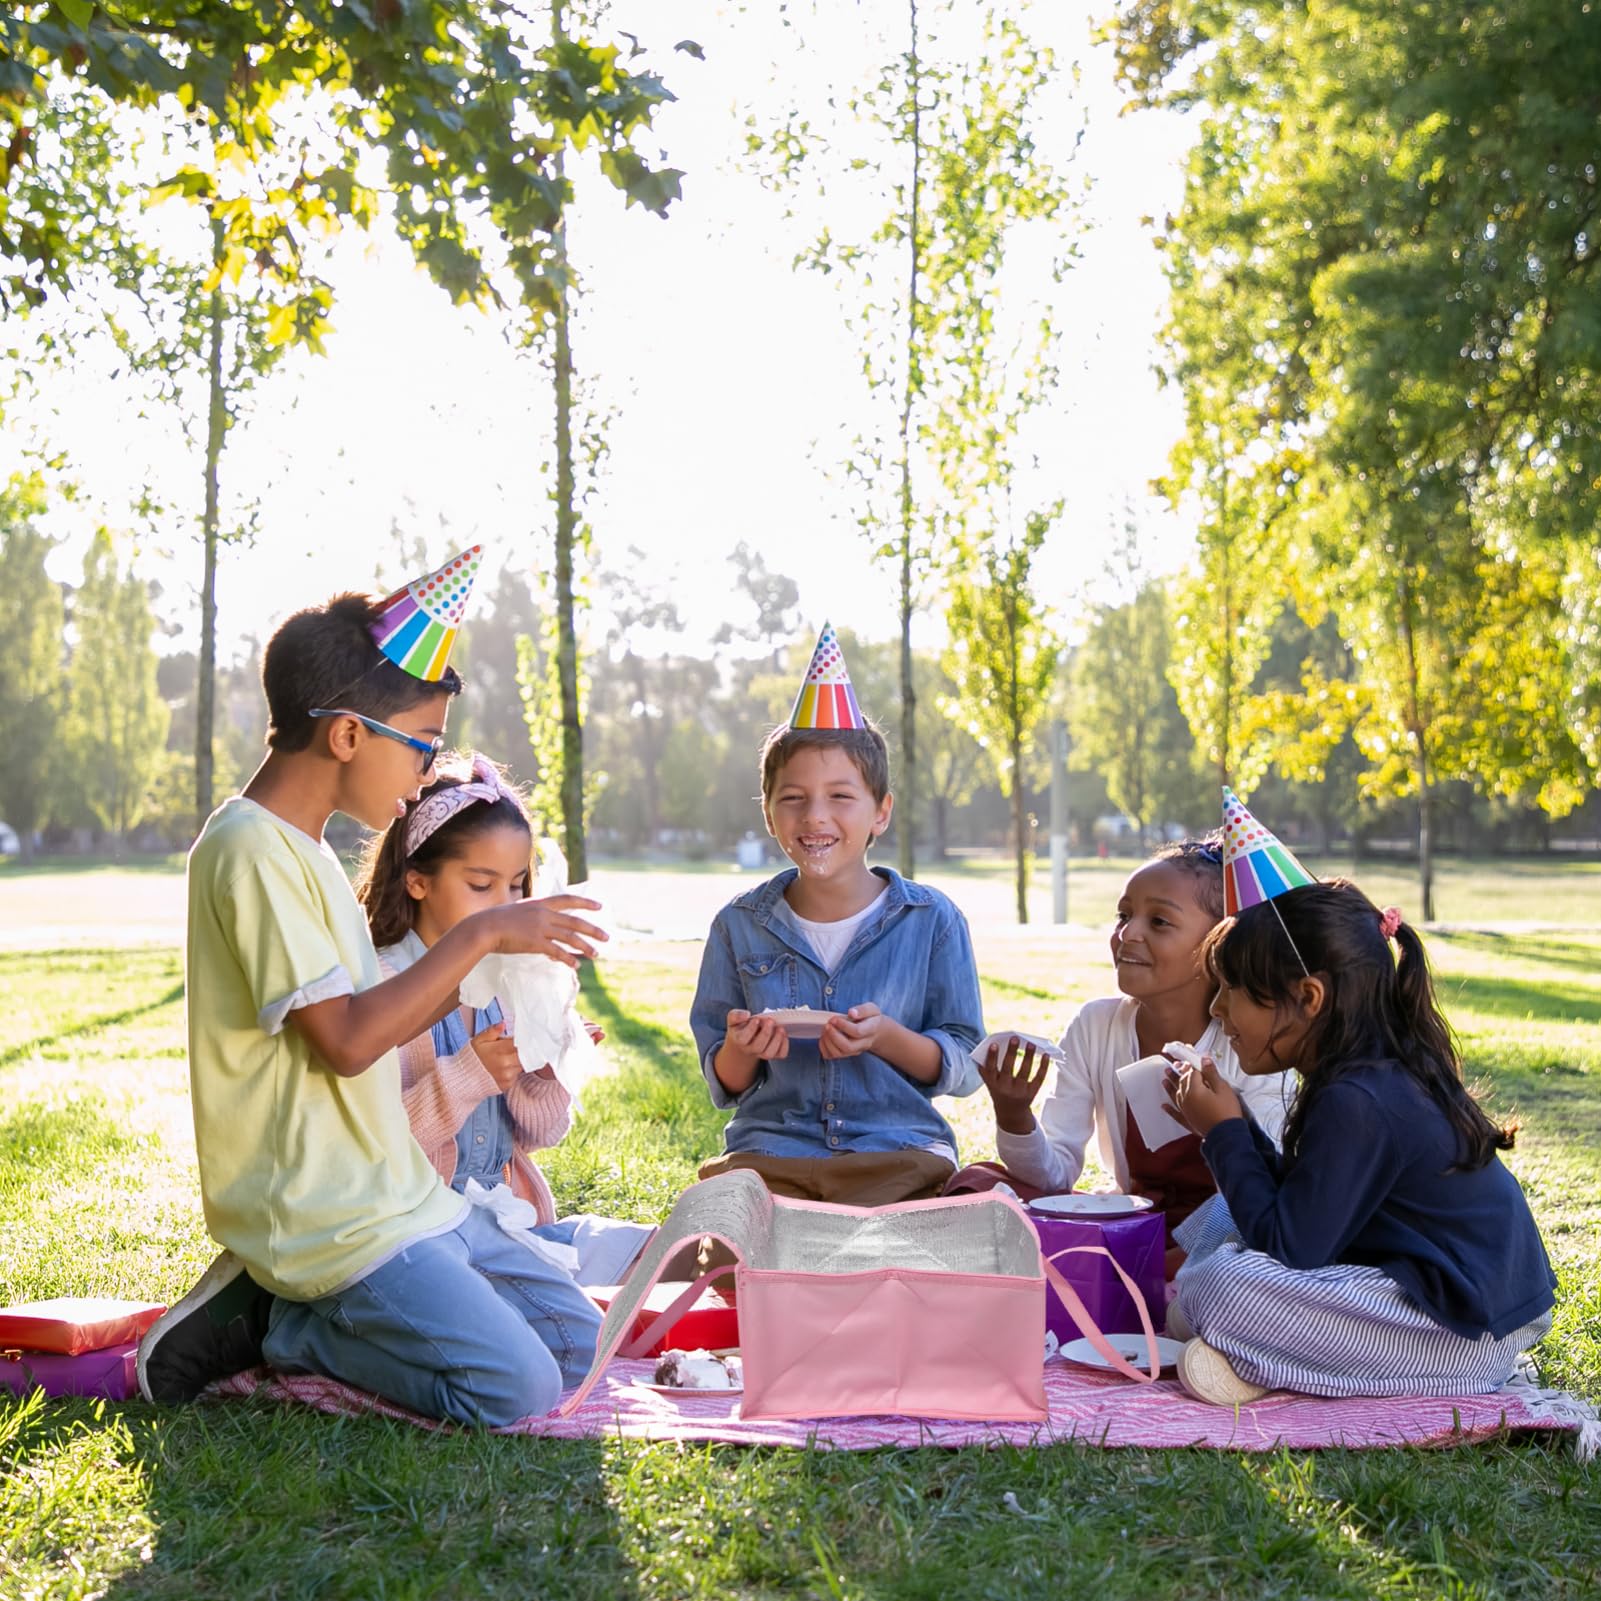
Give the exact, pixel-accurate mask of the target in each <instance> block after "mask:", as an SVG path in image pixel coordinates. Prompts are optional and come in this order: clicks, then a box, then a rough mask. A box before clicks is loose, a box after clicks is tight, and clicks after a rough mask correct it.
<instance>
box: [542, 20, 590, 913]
mask: <svg viewBox="0 0 1601 1601" xmlns="http://www.w3.org/2000/svg"><path fill="white" fill-rule="evenodd" d="M564 26H565V19H564V15H563V8H562V7H561V6H560V5H556V6H553V7H552V8H551V31H552V34H553V36H554V38H555V41H556V43H557V44H558V45H560V44H561V43H562V41H563V39H564V37H565V35H564ZM555 177H556V182H557V184H558V185H559V184H560V183H561V181H562V177H563V172H562V158H561V155H560V154H559V153H558V154H557V156H556V158H555ZM550 242H551V253H552V256H553V257H554V265H555V267H556V272H555V274H554V276H555V281H556V313H555V324H556V327H555V355H554V360H553V364H552V368H553V376H554V383H555V391H556V495H555V500H556V677H557V683H558V685H559V688H560V691H561V822H562V845H563V848H564V849H565V851H566V853H567V878H568V882H569V883H573V884H581V883H583V881H584V880H585V879H587V878H588V877H589V857H588V852H587V851H586V850H585V847H584V729H583V719H582V715H581V712H580V709H579V704H578V622H577V617H576V615H575V601H574V595H573V554H574V549H573V547H574V546H575V545H576V544H577V542H578V508H577V505H576V503H575V502H576V499H577V489H576V478H575V474H574V471H573V349H572V330H571V318H570V307H569V303H568V294H569V290H568V287H567V285H568V270H567V268H568V253H567V211H566V206H565V203H564V204H563V209H562V215H561V221H560V222H559V223H558V224H557V226H556V228H555V230H554V231H553V232H552V234H551V240H550Z"/></svg>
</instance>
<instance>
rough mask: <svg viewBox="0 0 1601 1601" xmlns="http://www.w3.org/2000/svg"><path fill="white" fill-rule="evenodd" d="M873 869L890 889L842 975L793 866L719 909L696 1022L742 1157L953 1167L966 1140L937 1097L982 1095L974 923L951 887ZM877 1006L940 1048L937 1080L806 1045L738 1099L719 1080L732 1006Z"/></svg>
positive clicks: (711, 1082)
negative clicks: (826, 951) (930, 1153)
mask: <svg viewBox="0 0 1601 1601" xmlns="http://www.w3.org/2000/svg"><path fill="white" fill-rule="evenodd" d="M873 871H874V872H875V873H876V874H877V875H878V876H879V877H880V878H882V879H884V880H885V881H886V883H887V884H888V891H887V893H886V894H884V895H883V896H882V897H881V898H880V900H879V902H878V906H877V908H876V910H875V913H874V915H873V916H871V917H869V918H868V919H867V921H866V922H865V923H863V924H862V926H861V927H860V928H858V929H857V931H856V937H855V938H854V939H853V940H852V941H851V943H850V946H849V947H848V948H847V950H846V952H845V954H844V956H843V957H841V959H840V961H839V964H838V965H837V966H836V967H835V968H834V970H833V971H832V972H828V971H825V969H824V968H823V966H822V963H821V962H820V961H819V960H818V958H817V955H816V953H815V952H814V951H813V949H812V946H811V942H810V941H809V940H808V939H807V938H806V936H805V935H804V934H803V933H802V932H801V931H800V929H799V928H797V927H796V926H795V924H794V923H793V922H792V921H791V920H790V913H789V907H788V904H787V902H785V900H784V890H785V889H786V888H787V887H788V886H789V885H790V884H792V883H793V882H794V881H795V877H796V872H795V869H794V868H789V869H787V870H786V871H784V872H782V873H780V874H778V876H777V877H776V878H771V879H769V880H768V881H767V882H766V883H765V884H762V885H760V886H759V887H758V888H756V889H753V890H751V891H749V892H748V893H747V894H744V895H740V896H737V897H736V898H735V899H734V900H732V901H730V902H729V903H728V905H727V906H725V907H724V908H723V909H722V911H720V912H719V913H718V914H717V918H716V921H715V922H713V924H712V929H711V933H710V934H709V935H708V936H707V939H706V948H705V951H704V952H703V954H702V956H701V964H700V982H699V984H698V985H697V986H696V989H695V1003H694V1006H693V1008H692V1009H691V1011H690V1015H689V1022H690V1027H691V1028H692V1029H693V1030H694V1034H695V1045H696V1048H697V1049H698V1050H699V1052H700V1061H701V1071H702V1072H703V1073H704V1074H705V1075H706V1083H707V1085H708V1086H709V1087H710V1089H711V1093H712V1102H713V1104H714V1105H716V1106H719V1107H730V1106H731V1107H733V1108H734V1109H735V1110H734V1116H733V1118H732V1119H731V1120H730V1121H729V1124H728V1127H727V1129H726V1130H725V1131H724V1136H723V1140H724V1145H725V1147H726V1149H728V1150H729V1151H753V1152H760V1153H761V1154H763V1155H766V1156H839V1155H842V1154H843V1153H845V1152H847V1151H901V1150H907V1149H929V1148H935V1149H938V1148H944V1149H945V1150H946V1151H947V1153H949V1154H950V1155H951V1156H952V1158H953V1159H954V1155H955V1147H956V1138H955V1135H954V1134H952V1132H951V1128H950V1125H949V1124H948V1123H947V1122H946V1121H945V1119H944V1118H943V1117H941V1116H940V1114H939V1113H938V1112H937V1111H935V1109H934V1097H935V1096H936V1095H971V1094H972V1093H973V1091H974V1090H976V1089H977V1088H978V1086H979V1077H978V1069H977V1068H976V1067H974V1065H973V1063H972V1061H971V1060H970V1059H969V1057H968V1052H969V1051H971V1050H972V1048H973V1047H974V1046H975V1045H977V1044H978V1042H979V1040H980V1039H982V1038H983V1036H984V1024H983V1020H982V1015H981V1009H980V1002H979V994H978V969H977V967H976V966H975V964H974V961H973V947H972V944H971V943H970V942H969V940H968V935H967V922H966V920H965V919H964V918H963V916H962V914H961V913H960V912H959V911H958V910H957V909H956V907H955V906H954V905H953V904H952V903H951V902H950V900H949V899H947V898H946V897H945V896H944V895H941V894H940V892H939V891H938V890H934V889H929V888H928V887H927V886H926V885H923V884H914V883H910V882H908V881H907V880H906V879H903V878H902V877H901V876H900V874H899V873H896V872H894V871H893V870H892V869H890V868H887V867H875V868H874V869H873ZM868 1001H871V1002H872V1003H873V1004H874V1005H876V1006H877V1007H878V1008H879V1010H880V1011H881V1012H883V1013H884V1015H885V1016H886V1017H892V1018H894V1019H895V1021H896V1022H897V1023H900V1024H902V1025H904V1026H905V1027H906V1028H909V1029H911V1030H913V1031H914V1032H915V1033H918V1034H925V1035H927V1036H928V1038H930V1039H931V1040H933V1041H934V1043H935V1044H936V1045H938V1046H939V1049H940V1058H941V1062H940V1072H939V1077H938V1078H937V1079H936V1080H935V1081H934V1082H933V1083H932V1084H920V1083H918V1082H917V1080H915V1079H913V1078H910V1077H908V1076H907V1075H906V1074H905V1073H902V1072H901V1071H900V1070H899V1069H898V1068H895V1067H892V1066H891V1065H890V1064H889V1063H888V1062H886V1061H884V1060H883V1059H882V1058H881V1057H878V1056H873V1055H871V1054H863V1055H861V1056H846V1057H842V1058H840V1059H839V1060H838V1061H833V1062H825V1061H824V1060H823V1057H822V1053H821V1052H820V1051H819V1050H818V1048H817V1042H816V1041H815V1040H797V1039H791V1040H790V1042H789V1055H788V1056H787V1057H785V1058H784V1059H783V1060H782V1061H778V1062H762V1063H759V1064H758V1066H757V1069H756V1077H755V1079H754V1080H753V1081H752V1082H751V1085H750V1088H749V1089H747V1090H746V1091H745V1092H744V1094H742V1095H738V1096H734V1095H730V1094H729V1093H728V1091H727V1090H726V1089H724V1087H723V1086H722V1084H721V1083H719V1082H718V1078H717V1074H716V1073H715V1072H714V1071H713V1068H712V1059H713V1057H715V1056H716V1054H717V1052H718V1050H719V1048H720V1047H721V1046H722V1043H723V1039H724V1035H725V1031H726V1028H727V1019H728V1014H729V1013H730V1012H731V1011H734V1010H735V1009H737V1008H743V1009H745V1010H747V1011H750V1012H760V1011H764V1010H766V1009H767V1008H769V1007H785V1006H810V1007H813V1008H814V1009H816V1010H818V1011H827V1012H844V1011H848V1010H849V1009H850V1008H851V1007H853V1006H860V1005H862V1004H864V1003H865V1002H868Z"/></svg>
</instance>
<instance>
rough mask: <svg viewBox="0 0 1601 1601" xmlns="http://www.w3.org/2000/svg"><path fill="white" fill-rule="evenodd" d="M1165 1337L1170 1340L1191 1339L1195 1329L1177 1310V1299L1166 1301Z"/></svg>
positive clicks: (1193, 1336)
mask: <svg viewBox="0 0 1601 1601" xmlns="http://www.w3.org/2000/svg"><path fill="white" fill-rule="evenodd" d="M1167 1337H1168V1338H1169V1339H1170V1340H1193V1339H1194V1338H1195V1330H1194V1329H1193V1328H1191V1326H1190V1320H1189V1319H1188V1318H1187V1317H1185V1315H1184V1314H1183V1313H1182V1312H1181V1311H1179V1304H1178V1302H1177V1301H1169V1302H1168V1303H1167Z"/></svg>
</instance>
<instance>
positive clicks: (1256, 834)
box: [1223, 784, 1317, 921]
mask: <svg viewBox="0 0 1601 1601" xmlns="http://www.w3.org/2000/svg"><path fill="white" fill-rule="evenodd" d="M1315 883H1317V880H1316V879H1315V878H1313V876H1312V875H1311V874H1310V873H1309V872H1307V870H1306V869H1305V868H1304V867H1302V866H1301V864H1300V863H1299V862H1298V861H1296V859H1295V858H1294V857H1293V856H1292V855H1290V853H1289V852H1288V851H1287V850H1286V849H1285V848H1284V846H1283V845H1281V844H1280V843H1279V841H1278V839H1277V838H1276V837H1275V836H1274V835H1273V834H1271V833H1269V832H1268V830H1267V829H1265V828H1264V827H1263V826H1262V825H1261V824H1260V823H1259V822H1257V820H1256V819H1255V818H1254V817H1252V816H1251V814H1250V813H1249V812H1248V811H1246V809H1245V803H1244V802H1243V801H1242V800H1241V799H1240V797H1239V796H1238V795H1236V794H1235V793H1234V791H1233V790H1232V789H1230V788H1229V787H1228V785H1227V784H1225V785H1224V786H1223V910H1224V912H1225V914H1226V915H1227V916H1229V917H1234V916H1237V915H1238V914H1239V913H1240V912H1242V911H1244V909H1245V908H1246V907H1247V906H1257V905H1260V904H1261V902H1263V901H1270V900H1272V899H1273V897H1274V896H1275V895H1282V894H1283V893H1284V892H1285V890H1287V889H1299V888H1300V887H1301V885H1303V884H1315ZM1280 921H1282V919H1280Z"/></svg>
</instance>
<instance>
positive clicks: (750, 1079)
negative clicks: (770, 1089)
mask: <svg viewBox="0 0 1601 1601" xmlns="http://www.w3.org/2000/svg"><path fill="white" fill-rule="evenodd" d="M761 1061H762V1059H761V1058H760V1057H759V1056H752V1055H751V1053H750V1052H749V1051H742V1050H741V1049H740V1048H739V1047H738V1046H737V1045H735V1044H734V1043H733V1042H732V1041H731V1040H726V1039H725V1040H724V1041H723V1043H722V1044H721V1045H720V1046H718V1048H717V1054H716V1055H715V1056H714V1057H713V1058H712V1072H714V1073H715V1074H716V1075H717V1082H718V1083H719V1084H721V1085H722V1086H723V1088H724V1089H725V1090H727V1091H728V1093H729V1094H730V1095H743V1094H744V1093H745V1091H746V1090H748V1089H749V1088H750V1087H751V1085H752V1084H754V1083H755V1082H756V1070H757V1068H759V1067H760V1066H761Z"/></svg>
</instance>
